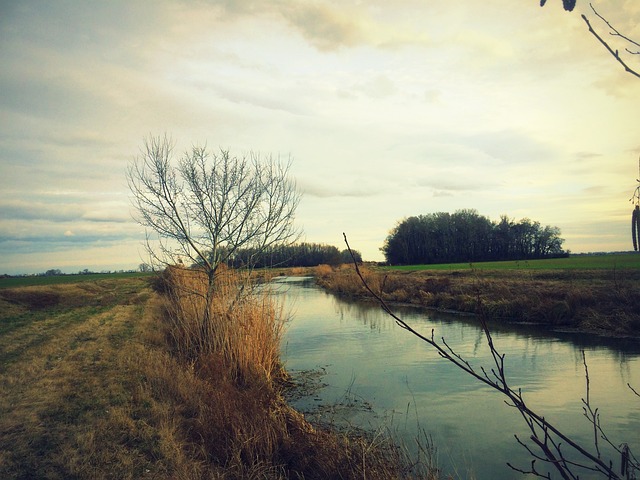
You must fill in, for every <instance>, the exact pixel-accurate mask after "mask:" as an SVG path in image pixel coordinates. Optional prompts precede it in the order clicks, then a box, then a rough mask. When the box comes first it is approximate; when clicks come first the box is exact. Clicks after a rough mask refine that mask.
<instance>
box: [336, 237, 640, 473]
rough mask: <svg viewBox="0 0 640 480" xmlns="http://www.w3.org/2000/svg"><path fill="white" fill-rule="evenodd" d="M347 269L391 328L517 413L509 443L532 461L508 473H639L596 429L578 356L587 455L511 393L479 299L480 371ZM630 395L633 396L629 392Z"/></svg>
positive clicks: (639, 465) (639, 466)
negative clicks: (590, 437)
mask: <svg viewBox="0 0 640 480" xmlns="http://www.w3.org/2000/svg"><path fill="white" fill-rule="evenodd" d="M343 236H344V241H345V243H346V245H347V249H349V251H351V247H350V246H349V242H348V240H347V236H346V235H345V234H343ZM353 264H354V266H355V270H356V274H357V275H358V277H359V278H360V281H361V282H362V284H363V285H364V287H365V288H366V290H367V291H368V292H369V293H370V294H371V296H372V297H373V298H375V299H376V301H377V302H378V303H379V304H380V306H381V308H382V309H383V310H384V311H385V312H386V313H387V314H388V315H389V316H391V317H392V318H393V319H394V321H395V323H396V325H398V326H399V327H400V328H402V329H403V330H406V331H407V332H409V333H411V334H412V335H414V336H415V337H417V338H419V339H420V340H422V341H423V342H425V343H427V344H428V345H429V346H431V347H433V348H434V349H435V350H436V351H437V353H438V355H440V356H441V357H442V358H444V359H445V360H447V361H449V362H451V363H453V364H454V365H455V366H456V367H458V368H459V369H460V370H462V371H464V372H465V373H467V374H468V375H471V376H472V377H474V378H475V379H476V380H478V381H479V382H481V383H483V384H485V385H487V386H489V387H491V388H492V389H494V390H497V391H498V392H500V393H501V394H503V395H504V396H505V397H507V398H506V400H505V403H506V404H507V405H509V406H511V407H513V408H515V409H517V411H518V412H519V413H520V415H521V416H522V419H523V420H524V422H525V424H526V425H527V428H528V430H529V434H530V435H529V439H528V440H529V443H527V442H526V441H525V440H523V439H521V438H519V437H518V436H517V435H515V438H516V441H517V442H518V443H519V444H520V445H522V446H523V447H524V448H525V449H526V450H527V451H528V452H529V454H530V455H531V457H532V461H531V465H530V466H529V468H528V469H523V468H519V467H516V466H514V465H511V464H510V463H507V465H508V466H509V467H510V468H512V469H513V470H514V471H517V472H520V473H523V474H532V475H535V476H537V477H540V478H547V479H551V478H553V477H552V472H555V473H556V474H558V475H559V476H560V478H563V479H568V480H578V479H579V478H580V474H581V473H585V472H591V473H592V474H594V473H595V474H600V475H602V477H603V478H608V479H620V480H622V479H625V480H629V479H635V478H636V473H637V472H640V462H638V460H637V459H636V458H635V457H634V456H633V454H632V453H631V452H630V450H629V447H628V445H626V444H621V445H616V444H614V443H613V442H612V441H611V440H610V439H609V438H608V437H607V435H606V433H605V432H604V430H603V428H602V426H601V424H600V417H599V414H598V409H597V408H594V407H593V406H592V404H591V399H590V391H589V385H590V378H589V371H588V367H587V363H586V358H585V357H584V352H583V362H584V366H585V379H586V384H587V393H586V397H585V398H584V399H583V400H582V401H583V409H584V412H583V413H584V416H585V417H586V418H587V420H588V421H589V422H590V423H591V424H592V426H593V431H594V443H595V446H594V448H593V449H591V447H585V446H583V445H581V444H580V443H578V442H577V441H575V440H573V439H572V438H571V437H570V436H569V435H568V434H566V433H564V432H563V431H561V430H560V429H559V428H557V427H556V426H554V425H553V424H551V423H549V422H548V421H547V420H546V419H545V417H544V416H543V415H541V414H539V413H537V412H536V411H534V410H533V408H532V407H530V406H529V405H528V404H527V403H526V401H525V399H524V397H523V394H522V391H521V389H519V388H518V389H515V388H513V387H511V385H510V383H509V380H508V378H507V375H506V373H505V355H504V354H501V353H500V351H499V350H498V348H497V347H496V345H495V344H494V341H493V337H492V335H491V332H490V330H489V327H488V325H487V320H486V318H487V316H486V315H485V314H484V313H482V303H481V301H480V298H479V293H478V299H477V301H478V305H479V307H480V311H481V314H480V315H479V320H480V326H481V328H482V331H483V332H484V336H485V340H486V343H487V346H488V347H489V350H490V353H491V357H492V360H493V364H492V366H491V367H490V368H485V367H484V366H481V367H480V368H479V369H478V368H476V367H474V366H473V365H472V364H471V363H470V362H469V361H468V360H466V359H464V358H463V357H462V356H461V355H460V354H458V353H457V352H456V351H455V350H454V349H453V348H452V347H451V346H450V345H449V344H448V343H447V341H446V340H445V338H444V337H442V338H441V339H440V340H438V339H436V338H435V334H434V330H433V329H432V330H431V335H430V336H425V335H423V334H421V333H420V332H418V331H416V330H415V329H413V328H412V327H411V325H409V324H408V323H407V322H405V321H404V320H403V319H402V318H400V317H398V316H397V315H396V314H395V313H393V311H392V310H391V308H390V307H389V305H387V303H386V302H385V301H384V300H383V299H382V297H381V296H380V294H379V293H378V292H375V291H373V289H372V288H371V287H370V286H369V285H368V284H367V281H366V280H365V278H364V276H363V275H362V273H361V271H360V268H359V267H358V263H357V262H356V261H355V260H354V262H353ZM630 388H631V387H630ZM632 390H633V389H632ZM633 391H634V393H636V392H635V390H633ZM636 394H637V393H636ZM599 440H603V441H604V442H605V443H607V444H608V445H610V446H611V447H613V448H614V450H615V451H616V452H617V453H618V454H619V455H620V460H619V462H614V461H613V460H612V459H605V458H603V456H602V454H601V451H600V447H599ZM616 463H617V464H618V466H617V467H616V466H615V465H616ZM543 470H544V471H543Z"/></svg>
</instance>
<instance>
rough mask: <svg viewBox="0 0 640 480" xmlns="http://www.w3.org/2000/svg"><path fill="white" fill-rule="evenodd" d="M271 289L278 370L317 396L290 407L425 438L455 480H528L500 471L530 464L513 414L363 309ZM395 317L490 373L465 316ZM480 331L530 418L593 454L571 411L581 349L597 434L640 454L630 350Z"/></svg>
mask: <svg viewBox="0 0 640 480" xmlns="http://www.w3.org/2000/svg"><path fill="white" fill-rule="evenodd" d="M272 285H274V286H275V292H276V293H277V294H278V295H279V296H280V298H281V300H282V301H283V304H284V308H285V311H286V312H287V313H288V315H289V317H290V318H289V320H288V322H287V327H286V331H285V334H284V338H283V343H282V359H283V360H284V362H285V366H286V368H287V369H288V370H289V371H290V372H292V373H293V374H294V375H295V374H296V372H303V371H309V370H311V371H314V372H317V373H318V374H319V375H318V376H317V381H318V382H319V383H320V385H319V386H320V387H321V388H318V389H317V391H315V392H313V395H310V396H306V397H303V398H300V399H298V400H296V401H293V402H292V403H293V405H294V407H296V408H298V409H299V410H300V411H302V412H305V414H306V415H307V416H308V417H310V418H319V419H321V420H323V421H333V422H336V423H337V424H338V425H342V426H345V425H351V426H357V427H362V428H367V429H374V430H375V429H378V428H384V429H385V430H389V431H392V432H393V433H394V435H397V437H398V441H401V442H405V443H406V444H407V445H408V446H409V448H410V449H413V448H415V447H413V445H415V439H416V438H422V442H423V443H424V436H425V435H426V436H427V437H429V438H430V440H431V441H432V443H433V445H434V447H435V449H436V457H437V464H438V466H439V467H440V468H441V469H442V470H443V472H445V473H447V474H452V475H454V477H455V478H461V479H467V478H475V479H477V480H489V479H491V480H496V479H512V478H515V479H518V478H533V476H531V475H522V474H520V473H518V472H516V471H514V470H512V469H511V468H509V467H508V466H507V465H506V462H510V463H511V464H513V465H515V466H516V467H518V468H521V469H525V470H526V469H528V468H529V467H530V464H531V457H530V455H529V454H528V453H527V452H526V450H525V449H524V448H523V447H522V446H520V445H518V443H517V442H516V440H515V438H514V434H517V435H518V436H519V437H520V438H521V439H523V440H526V439H528V436H529V435H528V433H527V429H526V426H525V424H524V422H523V420H522V417H521V416H520V414H519V413H518V411H517V410H515V409H514V408H512V407H509V406H508V405H506V404H505V402H504V400H505V398H504V397H503V396H501V395H500V394H499V393H498V392H496V391H494V390H492V389H490V388H489V387H486V386H484V385H482V384H481V383H480V382H478V381H477V380H474V379H473V378H472V377H470V376H469V375H467V374H466V373H464V372H462V371H461V370H459V369H458V368H456V367H454V366H453V365H451V364H450V363H449V362H447V361H446V360H444V359H442V358H441V357H440V356H439V355H438V354H437V352H436V351H435V350H434V349H433V348H432V347H430V346H429V345H427V344H426V343H424V342H421V341H420V340H419V339H417V338H416V337H414V336H412V335H411V334H409V333H408V332H406V331H404V330H402V329H401V328H399V327H398V326H397V325H396V324H395V322H394V321H393V320H392V319H391V318H390V317H389V316H388V315H386V314H385V313H384V312H382V311H381V309H380V308H379V307H378V306H376V305H374V304H367V303H356V302H350V301H344V300H342V299H339V298H337V297H336V296H334V295H332V294H329V293H326V292H325V291H323V290H322V289H320V288H319V287H317V286H316V285H315V284H314V282H313V279H312V278H300V277H279V278H277V279H276V280H274V282H273V283H272ZM396 310H397V313H398V314H399V315H400V316H401V317H402V318H403V319H404V320H406V321H407V323H409V324H410V325H411V326H412V327H414V328H415V329H416V330H418V331H420V332H421V333H424V334H427V335H430V334H431V331H432V329H433V331H434V335H435V338H437V339H440V338H441V337H444V338H445V339H446V341H447V343H448V344H449V345H450V346H451V347H452V348H453V349H454V350H455V351H456V352H457V353H458V354H460V355H462V356H463V357H464V358H465V359H466V360H467V361H469V362H470V363H471V364H472V365H473V366H474V367H475V368H476V369H478V370H479V368H480V367H481V366H484V367H485V368H491V367H492V363H491V357H490V353H489V349H488V347H487V346H486V341H485V337H484V334H483V332H482V330H481V329H480V328H479V326H478V322H477V320H476V319H475V318H474V317H470V316H461V315H454V314H444V313H440V312H433V311H428V310H424V309H418V308H398V309H396ZM491 330H492V335H493V338H494V342H495V345H496V347H497V349H498V350H499V351H500V352H501V353H503V354H505V366H506V372H507V377H508V379H509V381H510V384H511V385H512V386H513V387H516V388H521V389H522V393H523V397H524V399H525V400H526V401H527V403H528V404H529V405H530V406H533V407H534V410H535V411H536V412H537V413H539V414H542V415H544V416H545V418H547V420H548V421H549V422H551V423H553V424H555V425H556V426H557V427H560V428H561V429H563V430H564V431H565V432H566V433H569V434H570V435H571V436H572V437H573V438H574V439H575V440H577V441H578V442H580V443H582V444H584V445H587V446H592V445H593V428H592V426H591V425H590V424H589V422H588V421H587V420H586V419H585V417H584V416H583V408H582V407H583V404H582V398H585V395H586V386H585V384H586V382H585V368H584V364H583V357H582V351H583V350H584V352H585V355H586V360H587V365H588V369H589V378H590V399H591V403H592V405H593V406H595V407H598V408H599V413H600V416H601V424H602V426H603V427H604V429H605V431H606V433H607V435H608V436H609V438H610V439H612V440H613V442H614V443H616V444H620V443H622V442H626V443H628V444H629V446H630V447H631V449H632V451H634V452H636V453H640V433H638V432H640V409H639V408H638V407H639V406H640V398H638V397H637V396H636V395H634V393H633V392H632V391H631V389H629V388H628V386H627V384H630V385H631V386H634V387H635V388H636V390H640V369H639V368H638V367H639V366H640V365H639V363H640V345H639V343H640V342H638V341H637V340H629V339H628V340H623V339H606V338H600V337H595V336H592V335H579V334H570V333H551V332H549V331H548V330H545V329H542V328H540V327H536V326H532V325H504V324H502V325H491ZM420 432H423V433H422V434H421V433H420ZM601 443H602V442H601ZM605 450H606V449H605ZM605 453H606V452H605ZM616 460H618V459H617V458H616ZM538 465H539V462H538ZM544 471H547V470H544ZM553 478H555V477H553ZM580 478H599V477H593V476H592V477H589V475H586V474H581V475H580Z"/></svg>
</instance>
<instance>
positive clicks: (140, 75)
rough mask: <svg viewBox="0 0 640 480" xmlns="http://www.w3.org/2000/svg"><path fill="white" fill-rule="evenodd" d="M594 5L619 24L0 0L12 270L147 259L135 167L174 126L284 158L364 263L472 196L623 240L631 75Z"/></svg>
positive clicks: (1, 134) (464, 9) (5, 197)
mask: <svg viewBox="0 0 640 480" xmlns="http://www.w3.org/2000/svg"><path fill="white" fill-rule="evenodd" d="M615 3H616V7H615V8H613V7H611V2H605V1H596V2H594V6H595V7H596V8H597V9H598V11H599V12H600V13H601V14H603V15H604V16H606V17H607V18H608V19H609V21H610V22H611V23H612V24H613V25H614V26H615V27H617V28H618V29H619V30H620V31H621V32H623V33H625V34H627V35H629V36H632V37H634V36H635V37H634V38H636V39H638V38H640V28H639V26H638V19H640V2H638V1H637V0H626V1H624V0H620V1H618V2H615ZM583 12H584V13H587V15H589V18H590V19H591V20H592V22H593V24H594V25H595V26H596V27H597V28H598V29H599V31H601V33H602V34H603V35H605V36H606V35H608V31H607V29H606V26H605V25H603V24H602V22H600V21H599V20H598V19H597V18H596V17H595V15H594V14H593V12H591V11H590V10H589V6H588V4H587V3H586V2H584V1H582V0H578V6H577V7H576V11H574V12H572V13H568V12H565V11H564V10H563V9H562V2H561V1H560V0H549V1H548V2H547V5H546V6H545V7H544V8H541V7H540V6H539V2H538V0H527V1H517V2H516V1H514V0H488V1H483V2H479V1H476V0H463V1H459V2H452V1H448V0H399V1H394V2H388V1H386V0H372V1H367V0H363V1H357V0H335V1H331V0H316V1H307V0H275V1H253V0H240V1H233V0H226V1H224V0H221V1H215V0H211V1H204V0H202V1H197V2H196V1H194V2H188V1H174V2H169V1H150V0H149V1H135V0H134V1H132V0H123V1H108V2H103V1H70V0H69V1H51V2H49V1H39V2H34V1H28V0H27V1H24V0H23V1H20V2H16V1H4V0H0V62H1V63H0V65H1V68H0V127H1V128H0V273H5V272H6V273H30V272H42V271H45V270H47V269H50V268H59V269H61V270H63V271H65V272H77V271H78V270H80V269H84V268H88V269H90V270H97V271H100V270H103V269H108V270H112V269H121V268H124V269H128V268H136V267H137V266H138V264H139V263H141V262H142V261H143V260H144V258H143V250H142V248H141V246H140V245H141V242H142V241H143V239H144V231H143V230H142V229H141V227H139V226H137V225H136V224H135V222H134V221H133V220H132V217H131V208H130V202H129V193H128V188H127V184H126V177H125V171H126V168H127V164H128V163H129V162H130V161H131V160H132V159H133V158H134V157H135V156H136V155H137V154H138V152H139V149H140V147H141V144H142V141H143V139H144V137H145V136H147V135H150V134H151V135H162V134H165V133H166V134H168V135H170V136H171V137H172V138H173V139H174V140H175V142H176V144H177V150H178V152H181V151H184V150H186V149H187V148H189V147H190V146H191V145H193V144H204V143H206V144H207V145H209V146H210V147H212V148H218V147H221V148H225V149H229V150H231V152H232V153H236V154H243V153H246V152H249V151H257V152H261V153H262V154H265V155H268V154H272V155H276V156H277V155H280V156H282V157H283V158H288V157H289V156H290V157H291V158H293V167H292V172H293V175H294V176H295V178H296V180H297V183H298V185H299V187H300V189H301V190H302V191H303V195H304V196H303V199H302V201H301V204H300V206H299V209H298V212H297V223H298V225H299V226H300V227H301V228H302V229H303V230H304V232H305V237H304V239H305V240H306V241H309V242H317V243H327V244H332V245H336V246H338V247H339V248H343V247H344V245H343V243H342V232H346V233H347V235H348V237H349V241H350V243H351V245H352V247H353V248H355V249H357V250H359V251H361V252H362V254H363V256H364V258H365V259H367V260H381V259H382V255H381V253H380V251H379V249H380V247H381V246H382V244H383V242H384V239H385V237H386V236H387V234H388V232H389V230H390V229H392V228H393V227H394V225H395V224H396V223H397V222H398V221H399V220H402V219H403V218H405V217H407V216H411V215H418V214H426V213H432V212H439V211H447V212H454V211H456V210H458V209H462V208H473V209H476V210H477V211H478V212H479V213H480V214H482V215H485V216H487V217H489V218H490V219H492V220H498V219H499V217H500V215H502V214H506V215H507V216H509V217H510V218H513V219H515V220H519V219H521V218H524V217H528V218H531V219H533V220H537V221H539V222H540V223H541V224H543V225H554V226H558V227H559V228H560V229H561V231H562V237H563V238H564V239H565V240H566V242H565V244H564V246H565V248H567V249H570V250H571V251H573V252H587V251H617V250H629V249H630V248H632V247H631V239H630V235H629V230H630V228H629V226H630V223H631V222H630V219H631V215H630V214H631V210H632V207H631V204H630V202H629V198H630V197H631V195H632V193H633V190H634V188H635V187H636V185H637V184H636V178H638V156H639V155H640V122H638V116H639V114H640V80H638V79H636V78H635V77H633V76H631V75H630V74H628V73H625V72H624V71H623V70H622V68H621V67H620V65H619V64H617V63H616V62H615V60H614V59H613V58H612V57H611V56H610V55H609V54H608V53H607V52H606V51H605V50H604V48H603V47H602V46H601V45H600V44H598V43H597V41H596V40H595V38H594V37H593V36H591V35H590V34H589V33H588V31H587V28H586V25H585V23H584V21H583V20H582V19H581V17H580V14H581V13H583ZM616 48H621V47H619V46H618V44H616ZM629 61H630V62H631V63H632V64H635V65H636V66H637V67H639V68H640V59H638V58H637V57H636V59H634V58H631V59H630V60H629Z"/></svg>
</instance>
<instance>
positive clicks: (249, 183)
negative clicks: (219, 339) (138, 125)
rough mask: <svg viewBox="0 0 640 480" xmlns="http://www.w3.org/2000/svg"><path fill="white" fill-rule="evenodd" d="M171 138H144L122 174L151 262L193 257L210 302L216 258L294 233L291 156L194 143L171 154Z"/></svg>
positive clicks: (172, 262) (268, 244)
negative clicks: (203, 277)
mask: <svg viewBox="0 0 640 480" xmlns="http://www.w3.org/2000/svg"><path fill="white" fill-rule="evenodd" d="M174 146H175V145H174V143H173V141H172V140H171V139H170V138H168V137H167V136H166V135H165V136H157V137H149V138H146V139H145V140H144V143H143V146H142V148H141V151H140V155H139V156H137V157H136V158H135V159H134V160H133V162H132V163H131V164H130V165H129V168H128V170H127V181H128V185H129V189H130V190H131V193H132V194H133V205H134V207H135V208H136V210H137V217H136V220H137V221H138V223H140V224H141V225H143V226H144V227H145V228H146V229H147V242H146V248H147V251H148V254H149V257H150V259H151V261H152V263H153V265H154V266H155V267H157V266H161V267H162V266H168V265H178V264H183V262H187V263H190V264H194V265H197V266H198V267H199V268H200V269H201V270H203V271H204V272H205V273H206V276H207V280H208V289H207V293H206V300H207V305H210V301H211V298H212V294H213V290H214V285H215V280H216V275H217V273H218V269H219V266H220V265H222V264H225V263H226V262H227V261H229V260H231V259H232V258H233V256H234V255H235V254H236V253H237V252H238V250H240V249H250V250H251V251H252V252H255V254H256V255H259V254H260V253H262V252H263V251H264V250H265V249H267V248H269V247H272V246H274V245H277V244H288V243H292V242H294V241H295V240H296V239H297V238H298V235H299V233H298V231H297V229H296V228H295V227H294V223H293V221H294V214H295V211H296V208H297V206H298V203H299V201H300V194H299V192H298V190H297V188H296V184H295V182H294V181H293V180H292V178H291V177H290V167H291V160H289V161H287V162H286V163H281V162H280V161H279V159H276V158H273V157H267V158H261V157H260V156H259V155H258V154H255V153H250V154H248V155H245V156H239V157H238V156H233V155H231V154H230V153H229V151H228V150H219V151H210V150H208V149H207V148H206V147H201V146H194V147H193V148H192V149H191V150H190V151H187V152H186V153H184V154H183V155H182V157H181V158H180V159H179V160H177V162H176V160H175V158H174ZM153 234H155V235H153ZM247 266H248V267H251V265H247ZM207 312H208V309H207ZM207 312H204V314H205V320H206V315H207V314H208V313H207Z"/></svg>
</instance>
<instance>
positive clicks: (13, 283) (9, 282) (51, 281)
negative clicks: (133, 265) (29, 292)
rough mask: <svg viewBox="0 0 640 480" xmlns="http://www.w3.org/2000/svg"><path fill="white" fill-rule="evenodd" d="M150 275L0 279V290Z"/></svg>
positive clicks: (95, 274) (124, 273) (116, 274)
mask: <svg viewBox="0 0 640 480" xmlns="http://www.w3.org/2000/svg"><path fill="white" fill-rule="evenodd" d="M144 275H150V274H149V273H140V272H122V273H89V274H86V275H80V274H76V275H49V276H45V275H33V276H24V277H5V278H0V288H16V287H29V286H39V285H58V284H61V283H78V282H95V281H97V280H117V279H128V278H135V277H141V276H144Z"/></svg>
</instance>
